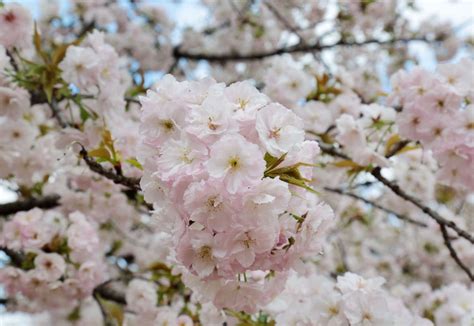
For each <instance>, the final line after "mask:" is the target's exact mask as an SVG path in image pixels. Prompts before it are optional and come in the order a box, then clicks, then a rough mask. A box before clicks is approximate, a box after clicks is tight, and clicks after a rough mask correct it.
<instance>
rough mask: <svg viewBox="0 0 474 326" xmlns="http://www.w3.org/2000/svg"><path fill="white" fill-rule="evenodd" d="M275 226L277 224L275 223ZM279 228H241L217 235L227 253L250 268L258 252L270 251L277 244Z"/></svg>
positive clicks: (244, 266) (265, 226) (243, 265)
mask: <svg viewBox="0 0 474 326" xmlns="http://www.w3.org/2000/svg"><path fill="white" fill-rule="evenodd" d="M274 226H275V224H274ZM278 232H279V229H277V228H273V229H272V228H271V227H270V228H269V227H268V226H267V225H261V226H259V227H252V228H243V227H242V228H239V229H236V230H233V231H230V232H224V233H220V234H218V235H217V236H216V239H217V241H218V242H219V243H221V244H222V247H223V249H224V250H225V251H226V254H227V255H229V256H231V257H233V258H235V259H236V260H237V261H238V262H239V264H240V265H241V266H242V267H243V268H249V267H250V266H251V265H252V264H253V263H254V262H255V258H256V256H257V255H258V254H264V253H269V251H270V250H271V249H272V248H273V247H274V246H275V244H276V242H277V238H278Z"/></svg>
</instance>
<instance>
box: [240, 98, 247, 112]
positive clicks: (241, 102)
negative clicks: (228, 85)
mask: <svg viewBox="0 0 474 326" xmlns="http://www.w3.org/2000/svg"><path fill="white" fill-rule="evenodd" d="M247 104H249V100H243V99H241V98H239V108H240V109H242V110H244V109H245V108H246V107H247Z"/></svg>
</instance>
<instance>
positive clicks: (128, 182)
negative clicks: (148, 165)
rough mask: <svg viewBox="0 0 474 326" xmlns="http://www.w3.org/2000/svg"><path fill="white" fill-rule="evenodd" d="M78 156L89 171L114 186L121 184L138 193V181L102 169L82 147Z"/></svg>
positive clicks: (113, 171) (110, 170)
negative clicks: (107, 180) (109, 181)
mask: <svg viewBox="0 0 474 326" xmlns="http://www.w3.org/2000/svg"><path fill="white" fill-rule="evenodd" d="M79 154H80V155H81V157H82V159H83V160H84V162H86V164H87V166H88V167H89V169H91V171H93V172H95V173H97V174H100V175H101V176H103V177H105V178H107V179H109V180H112V181H113V182H114V183H115V184H121V185H123V186H125V187H127V188H130V189H132V190H135V191H140V179H138V178H130V177H126V176H124V175H121V174H118V173H117V172H116V171H115V170H112V169H108V168H105V167H103V166H102V165H101V164H99V163H97V162H96V161H95V160H94V159H93V158H92V157H90V156H89V155H88V153H87V150H86V149H85V148H84V147H82V149H81V151H80V152H79Z"/></svg>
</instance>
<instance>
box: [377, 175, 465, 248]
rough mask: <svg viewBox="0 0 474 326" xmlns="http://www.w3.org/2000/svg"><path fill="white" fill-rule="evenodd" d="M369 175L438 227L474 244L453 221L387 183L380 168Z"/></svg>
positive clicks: (396, 186) (392, 183)
mask: <svg viewBox="0 0 474 326" xmlns="http://www.w3.org/2000/svg"><path fill="white" fill-rule="evenodd" d="M371 174H372V175H373V176H374V177H375V178H376V179H377V180H379V181H380V182H382V183H383V184H384V185H385V186H387V187H388V188H390V190H392V191H393V192H394V193H395V194H396V195H398V196H399V197H401V198H403V199H405V200H406V201H408V202H410V203H412V204H414V205H415V206H416V207H418V208H419V209H421V210H422V211H423V213H425V214H426V215H428V216H430V217H431V218H432V219H434V220H435V221H436V222H438V224H440V225H443V226H446V227H449V228H451V229H453V230H454V231H455V232H456V233H457V234H458V235H459V236H460V237H463V238H465V239H467V240H468V241H469V242H471V243H472V244H474V237H473V236H472V235H470V234H469V233H468V232H466V231H464V230H463V229H461V228H460V227H458V226H457V224H456V223H454V222H453V221H450V220H447V219H445V218H444V217H442V216H441V215H439V214H438V213H437V212H435V211H434V210H432V209H431V208H429V207H427V206H425V205H423V204H422V203H421V202H420V200H418V199H417V198H415V197H413V196H411V195H409V194H407V193H406V192H405V191H403V190H402V189H401V188H400V187H399V186H398V185H397V184H396V183H394V182H392V181H389V180H387V179H386V178H385V177H384V176H383V175H382V173H381V168H380V167H376V168H375V169H373V170H372V172H371Z"/></svg>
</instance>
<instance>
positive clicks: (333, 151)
mask: <svg viewBox="0 0 474 326" xmlns="http://www.w3.org/2000/svg"><path fill="white" fill-rule="evenodd" d="M318 144H319V148H321V151H322V152H323V153H325V154H329V155H331V156H336V157H339V158H343V159H345V160H350V159H351V158H350V157H349V156H347V155H346V154H344V153H342V152H341V151H339V150H338V149H337V148H335V147H334V146H332V145H329V144H326V143H323V142H321V141H318Z"/></svg>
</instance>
